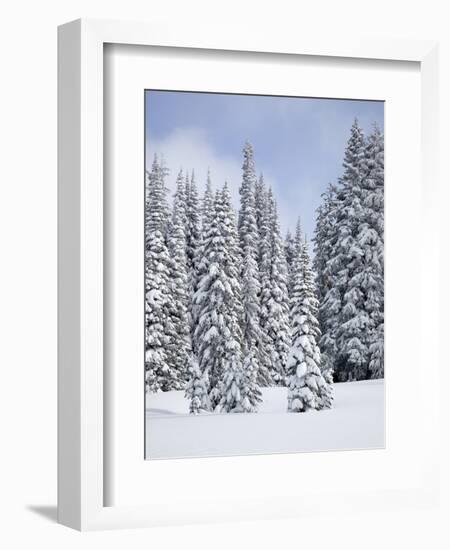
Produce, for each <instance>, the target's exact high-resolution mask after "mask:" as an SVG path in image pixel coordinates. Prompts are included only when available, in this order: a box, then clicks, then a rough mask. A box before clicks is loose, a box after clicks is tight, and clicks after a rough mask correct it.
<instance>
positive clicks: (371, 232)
mask: <svg viewBox="0 0 450 550" xmlns="http://www.w3.org/2000/svg"><path fill="white" fill-rule="evenodd" d="M366 162H367V174H366V176H365V178H364V180H363V191H364V195H363V197H364V202H363V217H362V223H361V225H360V227H359V234H358V242H359V244H360V246H361V248H362V249H363V251H364V278H363V282H362V287H363V291H364V293H365V306H366V309H367V311H368V314H369V326H368V332H369V333H368V345H369V371H370V376H371V378H382V377H383V376H384V140H383V135H382V134H381V131H380V129H379V128H378V126H377V125H374V128H373V132H372V133H371V134H370V135H369V137H368V139H367V146H366Z"/></svg>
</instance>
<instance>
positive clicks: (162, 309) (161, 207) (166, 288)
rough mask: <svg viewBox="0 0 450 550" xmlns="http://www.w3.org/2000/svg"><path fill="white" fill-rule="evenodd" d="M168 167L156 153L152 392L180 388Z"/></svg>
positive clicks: (150, 290)
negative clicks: (175, 348) (175, 359)
mask: <svg viewBox="0 0 450 550" xmlns="http://www.w3.org/2000/svg"><path fill="white" fill-rule="evenodd" d="M164 176H165V169H164V167H163V166H161V164H160V163H159V162H158V159H157V157H156V156H155V158H154V160H153V164H152V170H151V172H150V173H149V174H148V178H147V186H146V209H145V230H146V239H145V240H146V242H145V248H146V250H145V334H146V339H145V341H146V351H145V371H146V382H147V388H148V389H149V390H150V391H159V390H162V391H168V390H171V389H178V387H179V385H180V379H179V372H178V370H177V369H176V368H175V367H174V365H173V364H172V363H171V350H172V347H171V346H172V342H173V341H174V340H175V335H176V329H175V326H174V319H173V315H172V313H173V308H174V306H173V297H172V293H171V287H170V276H171V269H172V263H171V260H170V257H169V252H168V249H167V243H166V234H167V228H168V225H169V224H168V205H167V199H166V194H167V189H166V188H165V184H164Z"/></svg>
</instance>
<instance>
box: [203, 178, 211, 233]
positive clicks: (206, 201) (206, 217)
mask: <svg viewBox="0 0 450 550" xmlns="http://www.w3.org/2000/svg"><path fill="white" fill-rule="evenodd" d="M213 214H214V194H213V190H212V184H211V172H210V171H209V169H208V175H207V177H206V188H205V193H204V195H203V200H202V231H207V230H208V228H209V227H210V225H211V221H212V216H213Z"/></svg>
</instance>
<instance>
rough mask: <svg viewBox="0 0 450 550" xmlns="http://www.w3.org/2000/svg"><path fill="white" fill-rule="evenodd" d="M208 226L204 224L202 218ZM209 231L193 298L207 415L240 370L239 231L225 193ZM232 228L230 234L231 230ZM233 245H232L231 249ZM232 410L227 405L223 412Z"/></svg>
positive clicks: (217, 201)
mask: <svg viewBox="0 0 450 550" xmlns="http://www.w3.org/2000/svg"><path fill="white" fill-rule="evenodd" d="M206 219H207V221H208V218H206ZM210 220H211V222H210V225H209V226H205V227H204V228H203V231H204V235H203V243H202V254H201V260H200V264H199V273H200V274H201V278H200V280H199V283H198V288H197V291H196V293H195V297H194V304H195V306H196V308H198V309H197V311H198V314H197V315H198V318H197V324H196V326H195V331H194V347H195V349H196V353H197V356H198V359H199V367H200V371H201V372H202V374H203V376H204V377H205V380H207V381H208V397H209V400H210V404H211V409H212V410H214V409H215V408H216V407H217V406H218V405H219V404H220V402H221V399H222V394H223V390H224V385H226V384H227V383H228V379H229V377H230V374H231V373H232V371H239V370H240V369H241V365H240V362H241V357H240V354H241V350H240V340H239V336H240V326H239V319H238V310H239V308H238V304H237V297H238V295H239V292H240V289H239V280H238V276H237V274H238V273H239V271H238V263H237V259H236V258H235V257H234V256H235V255H236V249H237V229H236V226H235V221H234V219H233V217H232V214H231V212H230V209H229V204H228V192H227V190H226V189H224V190H223V191H222V192H220V191H217V192H216V197H215V200H214V211H213V215H212V216H211V218H210ZM233 224H234V228H233ZM233 241H235V242H234V244H233ZM231 406H232V404H231V403H229V404H228V405H227V406H226V407H225V409H227V410H228V409H229V408H230V407H231Z"/></svg>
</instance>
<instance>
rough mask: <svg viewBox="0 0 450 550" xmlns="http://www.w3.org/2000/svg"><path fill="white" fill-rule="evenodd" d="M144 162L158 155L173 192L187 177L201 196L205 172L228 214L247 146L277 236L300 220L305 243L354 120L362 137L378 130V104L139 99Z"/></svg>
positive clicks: (195, 96) (196, 96)
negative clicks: (267, 190)
mask: <svg viewBox="0 0 450 550" xmlns="http://www.w3.org/2000/svg"><path fill="white" fill-rule="evenodd" d="M145 101H146V121H145V131H146V161H147V163H148V162H149V161H151V159H152V158H153V155H154V153H157V154H158V155H163V156H164V158H165V162H166V164H167V165H168V167H169V169H170V176H169V178H168V181H167V183H168V187H169V188H170V189H171V190H172V191H173V189H174V183H175V179H176V176H177V173H178V171H179V169H180V168H182V169H183V170H189V171H191V170H192V169H193V170H194V171H195V173H196V179H197V184H198V187H199V191H200V193H203V190H204V184H205V181H206V173H207V170H208V167H209V168H210V170H211V178H212V183H213V186H221V185H222V184H223V183H224V181H225V180H227V182H228V184H229V186H230V190H231V193H232V196H233V200H234V202H235V205H236V207H237V206H238V200H239V193H238V190H239V185H240V180H241V165H242V147H243V145H244V143H245V141H246V140H248V141H250V143H251V144H252V145H253V148H254V151H255V163H256V169H257V171H258V173H260V172H262V173H263V174H264V178H265V180H266V182H267V183H268V184H269V185H271V186H272V188H273V191H274V194H275V197H276V199H277V202H278V208H279V213H280V222H281V227H282V230H283V233H285V232H286V230H287V229H288V228H290V229H291V230H293V229H294V228H295V224H296V221H297V218H298V217H299V216H300V218H301V222H302V226H303V228H304V231H305V232H306V234H307V235H308V237H312V234H313V230H314V226H315V210H316V208H317V206H318V205H319V204H320V202H321V197H320V195H321V193H323V191H324V190H325V188H326V186H327V184H328V183H329V182H334V181H336V179H337V178H338V177H339V176H340V174H341V173H342V158H343V154H344V149H345V146H346V142H347V139H348V137H349V131H350V127H351V125H352V123H353V120H354V119H355V117H357V118H358V119H359V122H360V124H361V126H362V128H363V129H364V131H366V132H370V129H371V126H372V124H373V123H374V122H377V123H378V125H379V126H380V127H381V128H382V129H383V128H384V103H383V102H374V101H359V100H335V99H310V98H293V97H274V96H250V95H228V94H209V93H195V92H192V93H191V92H163V91H147V92H146V95H145Z"/></svg>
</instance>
